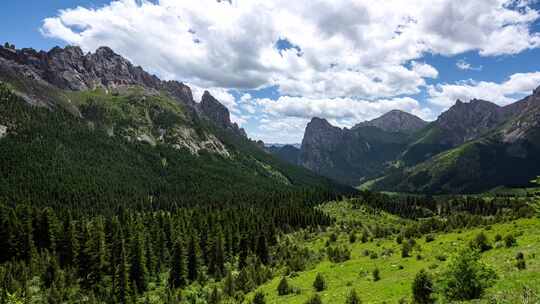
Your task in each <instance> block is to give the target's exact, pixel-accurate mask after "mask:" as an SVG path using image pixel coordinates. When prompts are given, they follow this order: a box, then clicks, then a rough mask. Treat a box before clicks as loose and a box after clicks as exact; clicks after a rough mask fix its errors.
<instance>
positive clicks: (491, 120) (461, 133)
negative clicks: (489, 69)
mask: <svg viewBox="0 0 540 304" xmlns="http://www.w3.org/2000/svg"><path fill="white" fill-rule="evenodd" d="M274 153H275V154H276V155H277V156H279V157H281V158H283V159H287V160H288V161H291V160H292V159H293V157H294V155H295V154H298V157H297V158H296V159H297V164H299V165H302V166H304V167H306V168H309V169H311V170H313V171H314V172H317V173H319V174H322V175H325V176H328V177H331V178H333V179H336V180H338V181H341V182H343V183H347V184H349V185H353V186H359V185H362V186H363V187H364V188H369V189H374V190H386V191H401V192H415V193H433V194H437V193H464V192H467V193H469V192H481V191H485V190H489V189H491V188H494V187H498V186H515V187H520V186H527V185H529V182H530V181H531V180H532V179H533V178H535V177H536V176H538V175H540V88H539V89H537V90H535V91H534V92H533V94H532V95H530V96H528V97H526V98H524V99H522V100H520V101H518V102H515V103H513V104H510V105H508V106H505V107H500V106H498V105H496V104H494V103H492V102H489V101H485V100H477V99H474V100H471V101H470V102H466V103H465V102H462V101H460V100H458V101H457V102H456V104H455V105H454V106H452V107H451V108H450V109H448V110H447V111H445V112H444V113H442V114H441V115H440V116H439V117H438V119H437V120H436V121H434V122H431V123H428V122H425V121H423V120H421V119H420V118H418V117H416V116H414V115H412V114H409V113H405V112H402V111H398V110H394V111H391V112H389V113H386V114H384V115H383V116H381V117H379V118H376V119H374V120H371V121H367V122H362V123H359V124H357V125H356V126H354V127H353V128H351V129H341V128H337V127H334V126H332V125H330V124H329V123H328V122H327V121H326V120H324V119H320V118H313V119H312V120H311V122H310V123H309V124H308V125H307V127H306V131H305V134H304V139H303V141H302V146H301V148H300V150H299V151H296V150H292V149H290V148H287V149H281V150H277V151H274Z"/></svg>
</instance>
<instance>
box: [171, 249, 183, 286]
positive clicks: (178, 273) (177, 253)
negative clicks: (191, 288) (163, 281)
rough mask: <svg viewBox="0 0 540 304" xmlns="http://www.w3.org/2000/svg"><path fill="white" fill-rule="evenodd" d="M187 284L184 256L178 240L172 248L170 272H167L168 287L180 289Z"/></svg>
mask: <svg viewBox="0 0 540 304" xmlns="http://www.w3.org/2000/svg"><path fill="white" fill-rule="evenodd" d="M186 284H187V267H186V254H185V253H184V247H183V246H182V242H181V241H180V240H178V241H176V243H175V244H174V246H173V252H172V257H171V270H170V272H169V287H170V288H172V289H175V288H181V287H184V286H186Z"/></svg>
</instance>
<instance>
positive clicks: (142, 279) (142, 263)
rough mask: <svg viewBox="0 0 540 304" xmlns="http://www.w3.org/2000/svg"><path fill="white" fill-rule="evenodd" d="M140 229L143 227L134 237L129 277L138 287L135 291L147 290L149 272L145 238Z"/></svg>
mask: <svg viewBox="0 0 540 304" xmlns="http://www.w3.org/2000/svg"><path fill="white" fill-rule="evenodd" d="M139 229H142V227H140V228H138V229H137V230H138V231H139V232H137V233H136V235H135V236H134V237H133V239H132V245H131V255H130V268H129V277H130V279H131V281H132V282H133V283H134V285H135V287H136V290H133V292H138V293H142V292H144V291H146V287H147V279H148V278H147V275H148V274H147V270H146V257H145V245H144V239H143V237H142V233H141V232H140V231H141V230H139Z"/></svg>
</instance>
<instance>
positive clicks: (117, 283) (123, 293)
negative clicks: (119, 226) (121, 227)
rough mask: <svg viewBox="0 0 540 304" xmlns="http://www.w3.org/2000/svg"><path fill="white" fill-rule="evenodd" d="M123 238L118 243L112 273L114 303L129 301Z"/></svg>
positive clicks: (127, 273)
mask: <svg viewBox="0 0 540 304" xmlns="http://www.w3.org/2000/svg"><path fill="white" fill-rule="evenodd" d="M125 247H126V246H125V244H124V240H122V241H121V244H120V252H119V257H118V258H119V260H118V265H117V266H116V270H115V273H114V284H113V293H114V297H115V302H116V303H121V304H127V303H131V290H130V283H129V265H128V256H127V253H126V248H125Z"/></svg>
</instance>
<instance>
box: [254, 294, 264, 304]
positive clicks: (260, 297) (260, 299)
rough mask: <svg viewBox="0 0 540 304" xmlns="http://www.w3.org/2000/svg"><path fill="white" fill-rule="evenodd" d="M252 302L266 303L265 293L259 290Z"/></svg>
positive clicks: (257, 303) (256, 303)
mask: <svg viewBox="0 0 540 304" xmlns="http://www.w3.org/2000/svg"><path fill="white" fill-rule="evenodd" d="M251 303H252V304H266V299H265V298H264V293H262V292H261V291H257V292H256V293H255V295H254V296H253V301H251Z"/></svg>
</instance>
